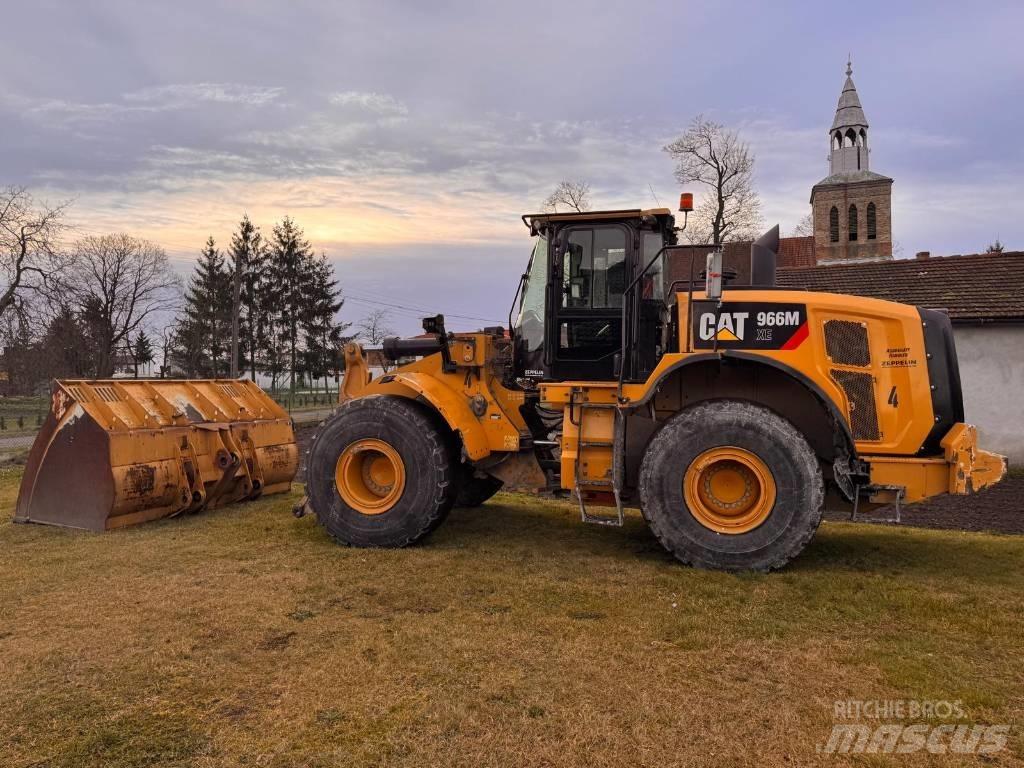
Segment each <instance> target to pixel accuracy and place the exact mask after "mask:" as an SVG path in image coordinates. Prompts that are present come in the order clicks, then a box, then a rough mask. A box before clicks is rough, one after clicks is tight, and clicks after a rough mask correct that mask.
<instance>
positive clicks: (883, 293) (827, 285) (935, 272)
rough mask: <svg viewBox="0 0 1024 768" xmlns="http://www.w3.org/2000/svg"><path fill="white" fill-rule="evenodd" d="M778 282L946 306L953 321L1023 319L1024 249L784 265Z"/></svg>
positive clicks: (910, 302) (944, 308)
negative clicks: (846, 262)
mask: <svg viewBox="0 0 1024 768" xmlns="http://www.w3.org/2000/svg"><path fill="white" fill-rule="evenodd" d="M776 281H777V284H778V285H779V287H783V288H803V289H806V290H809V291H823V292H825V293H846V294H852V295H854V296H867V297H870V298H876V299H887V300H889V301H898V302H902V303H904V304H913V305H915V306H919V307H925V308H926V309H943V310H946V311H947V312H948V313H949V316H950V318H951V319H952V320H953V321H954V322H957V321H959V322H997V321H1004V322H1006V321H1012V322H1022V321H1024V251H1009V252H1005V253H980V254H973V255H968V256H936V257H931V258H924V259H896V260H894V261H876V262H862V263H859V264H829V265H826V266H817V267H810V268H805V269H792V268H780V269H779V270H778V272H777V273H776Z"/></svg>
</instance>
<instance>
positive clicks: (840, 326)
mask: <svg viewBox="0 0 1024 768" xmlns="http://www.w3.org/2000/svg"><path fill="white" fill-rule="evenodd" d="M825 351H826V352H827V353H828V356H829V358H831V360H832V362H833V363H836V364H837V365H859V366H865V365H869V364H870V363H871V352H870V351H869V350H868V329H867V328H865V327H864V326H863V325H861V324H860V323H854V322H851V321H849V320H828V321H826V323H825Z"/></svg>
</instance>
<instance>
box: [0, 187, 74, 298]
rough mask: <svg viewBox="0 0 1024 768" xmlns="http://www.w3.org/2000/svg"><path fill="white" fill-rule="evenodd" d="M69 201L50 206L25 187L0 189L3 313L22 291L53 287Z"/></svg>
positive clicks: (20, 296) (0, 258) (0, 257)
mask: <svg viewBox="0 0 1024 768" xmlns="http://www.w3.org/2000/svg"><path fill="white" fill-rule="evenodd" d="M66 209H67V203H63V204H61V205H58V206H56V207H50V206H48V205H45V204H43V203H39V202H37V201H36V200H35V199H34V198H33V197H32V195H31V194H29V193H28V191H27V190H26V189H25V188H24V187H7V188H6V189H3V190H0V271H2V272H3V275H4V279H5V282H6V285H5V286H4V288H3V291H2V293H0V317H3V316H4V314H5V313H7V312H8V310H10V309H11V308H12V307H16V306H17V305H18V304H19V302H20V301H21V299H22V298H23V294H24V293H26V292H28V291H32V290H39V289H43V288H48V287H52V279H51V275H53V274H55V273H57V272H59V269H57V264H56V261H57V259H58V258H59V257H58V247H57V240H58V238H59V236H60V234H61V231H62V230H63V228H64V225H63V221H62V220H63V218H64V213H65V211H66Z"/></svg>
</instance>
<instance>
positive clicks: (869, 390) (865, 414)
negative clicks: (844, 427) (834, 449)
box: [831, 368, 882, 440]
mask: <svg viewBox="0 0 1024 768" xmlns="http://www.w3.org/2000/svg"><path fill="white" fill-rule="evenodd" d="M831 376H832V380H833V381H834V382H835V383H836V384H838V385H839V386H840V387H842V388H843V392H845V393H846V400H847V402H848V403H849V405H850V414H849V415H850V426H851V427H852V428H853V439H854V440H879V439H881V437H882V435H881V433H879V431H878V412H877V411H876V410H875V382H874V378H873V377H872V376H871V374H870V373H860V372H858V371H841V370H839V369H836V368H833V369H832V371H831Z"/></svg>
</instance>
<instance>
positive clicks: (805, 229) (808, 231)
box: [793, 213, 814, 237]
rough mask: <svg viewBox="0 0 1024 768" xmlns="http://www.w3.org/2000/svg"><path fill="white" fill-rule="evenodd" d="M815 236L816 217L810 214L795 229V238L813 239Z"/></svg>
mask: <svg viewBox="0 0 1024 768" xmlns="http://www.w3.org/2000/svg"><path fill="white" fill-rule="evenodd" d="M813 235H814V216H813V215H812V214H810V213H808V214H807V215H806V216H804V217H803V218H802V219H800V221H798V222H797V223H796V226H795V227H793V237H812V236H813Z"/></svg>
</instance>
